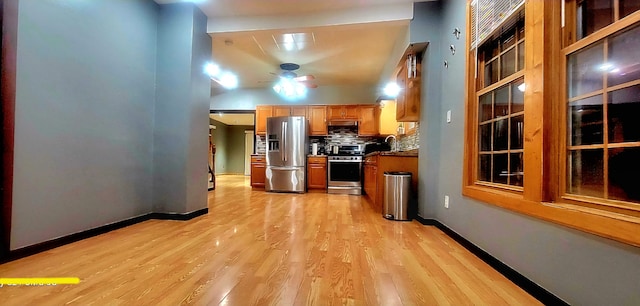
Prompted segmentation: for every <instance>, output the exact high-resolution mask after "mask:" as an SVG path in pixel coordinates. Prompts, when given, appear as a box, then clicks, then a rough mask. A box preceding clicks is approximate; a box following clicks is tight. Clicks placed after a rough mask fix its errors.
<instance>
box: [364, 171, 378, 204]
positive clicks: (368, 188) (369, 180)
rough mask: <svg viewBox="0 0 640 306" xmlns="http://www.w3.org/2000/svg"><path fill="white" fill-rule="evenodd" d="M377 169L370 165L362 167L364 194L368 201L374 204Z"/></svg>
mask: <svg viewBox="0 0 640 306" xmlns="http://www.w3.org/2000/svg"><path fill="white" fill-rule="evenodd" d="M377 172H378V171H377V168H376V167H375V166H372V165H366V166H364V192H365V194H366V195H367V197H368V198H369V200H370V201H371V202H372V203H373V204H374V206H375V204H376V203H375V201H376V189H377V187H378V186H377V185H378V184H377V181H376V180H377V177H376V175H377Z"/></svg>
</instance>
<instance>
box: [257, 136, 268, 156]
mask: <svg viewBox="0 0 640 306" xmlns="http://www.w3.org/2000/svg"><path fill="white" fill-rule="evenodd" d="M256 154H267V137H266V136H265V135H256Z"/></svg>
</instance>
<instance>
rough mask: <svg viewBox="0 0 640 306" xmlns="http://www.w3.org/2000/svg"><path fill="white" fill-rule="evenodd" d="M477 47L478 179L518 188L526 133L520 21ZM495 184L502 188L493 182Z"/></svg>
mask: <svg viewBox="0 0 640 306" xmlns="http://www.w3.org/2000/svg"><path fill="white" fill-rule="evenodd" d="M502 32H503V33H502V34H501V35H499V36H498V37H496V38H495V39H492V40H489V41H488V42H486V43H484V44H483V45H482V46H480V47H479V48H478V49H479V51H478V52H479V56H478V61H477V62H478V63H477V65H478V67H479V73H478V75H479V76H481V77H477V78H476V82H477V85H476V88H477V89H478V91H477V92H476V99H477V105H478V110H477V113H478V118H477V123H476V125H477V126H478V128H477V131H478V156H477V169H478V171H477V176H476V180H477V181H478V182H481V183H488V184H487V185H491V183H493V184H502V185H506V186H502V187H503V188H506V187H507V186H510V187H512V188H511V189H512V190H521V188H518V187H522V182H523V176H524V172H523V163H522V162H523V160H522V153H523V152H524V150H523V144H524V141H523V131H524V129H523V128H524V88H525V85H524V78H523V75H524V73H523V70H524V19H523V18H522V17H521V18H519V19H518V22H516V23H514V24H513V25H512V26H510V27H508V28H506V30H504V31H502ZM496 187H500V186H497V185H496Z"/></svg>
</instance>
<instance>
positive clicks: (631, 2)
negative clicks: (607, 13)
mask: <svg viewBox="0 0 640 306" xmlns="http://www.w3.org/2000/svg"><path fill="white" fill-rule="evenodd" d="M619 1H620V18H622V17H626V16H629V15H631V13H633V12H635V11H637V10H640V1H638V0H619Z"/></svg>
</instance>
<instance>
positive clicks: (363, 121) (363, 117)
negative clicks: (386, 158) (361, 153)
mask: <svg viewBox="0 0 640 306" xmlns="http://www.w3.org/2000/svg"><path fill="white" fill-rule="evenodd" d="M359 109H360V118H359V120H358V121H359V124H358V135H360V136H375V135H378V118H377V116H376V115H377V114H378V112H377V111H376V109H377V106H376V105H366V106H364V105H362V106H360V107H359Z"/></svg>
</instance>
